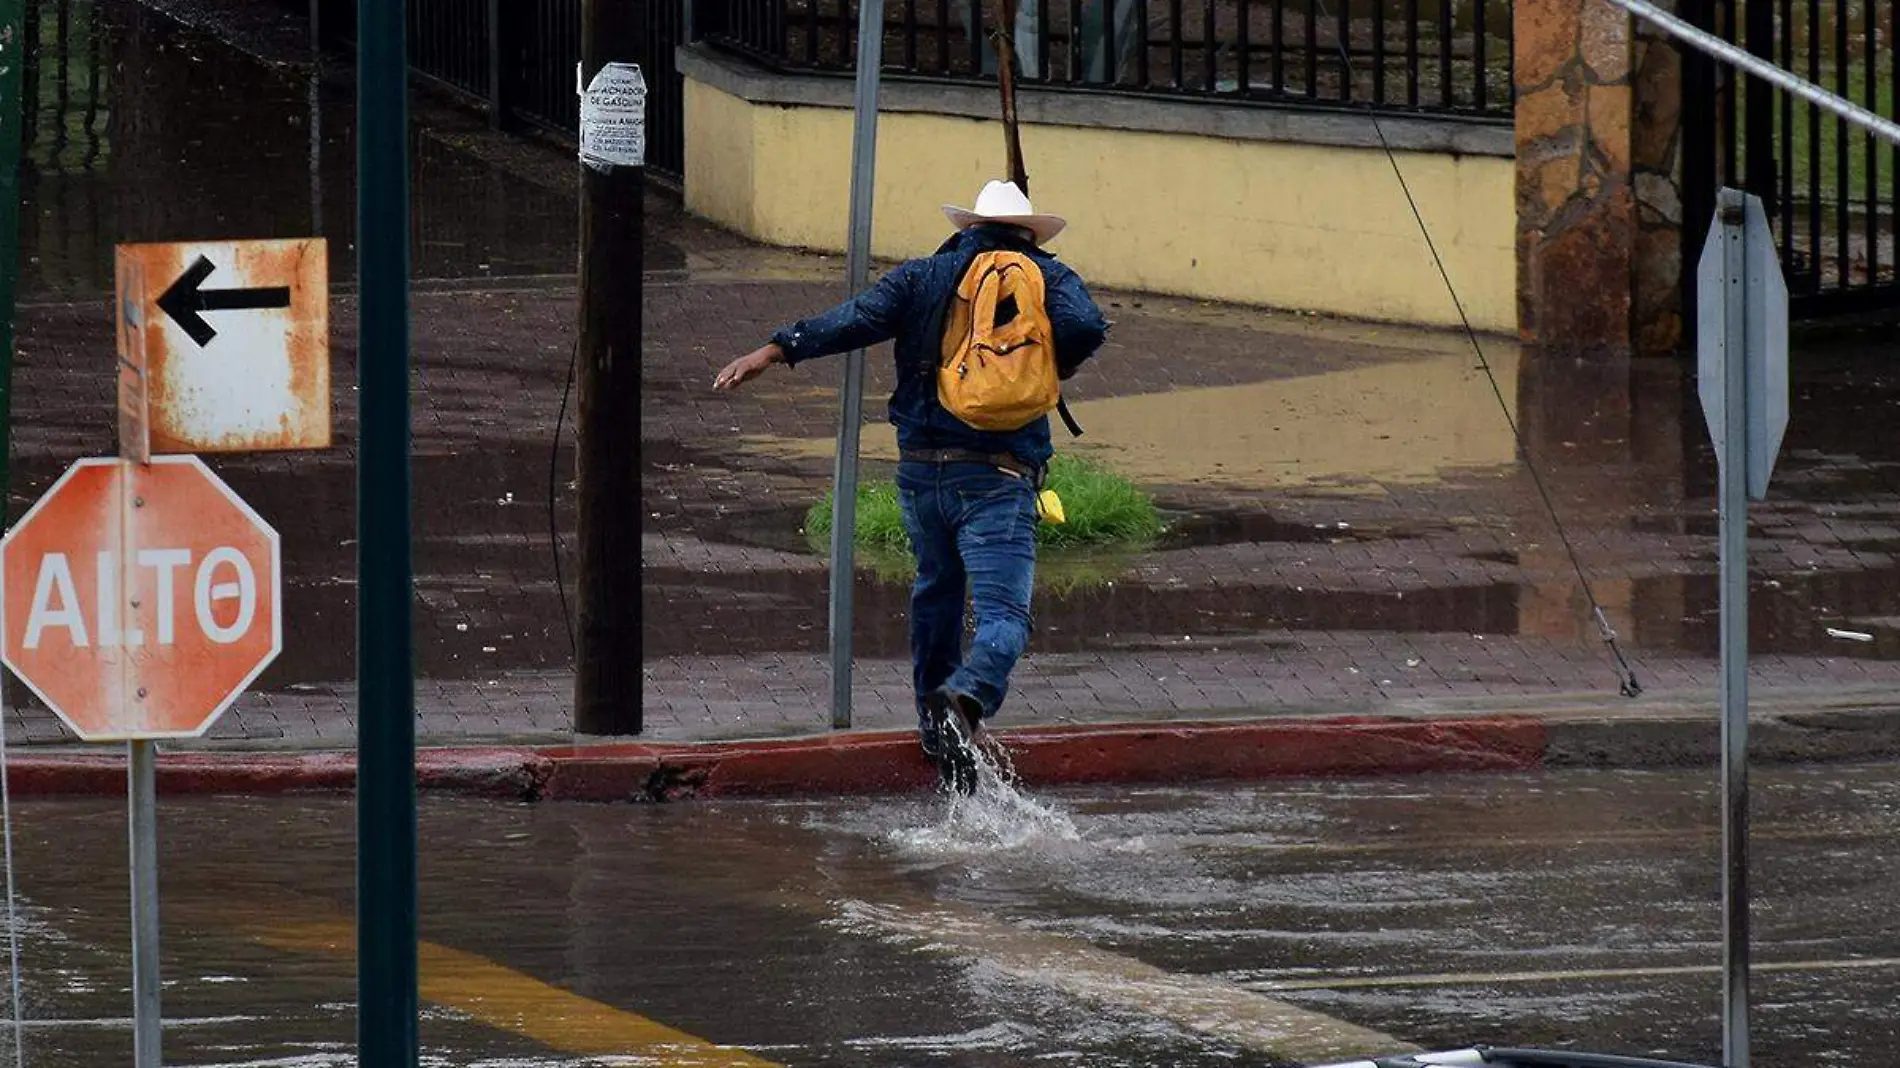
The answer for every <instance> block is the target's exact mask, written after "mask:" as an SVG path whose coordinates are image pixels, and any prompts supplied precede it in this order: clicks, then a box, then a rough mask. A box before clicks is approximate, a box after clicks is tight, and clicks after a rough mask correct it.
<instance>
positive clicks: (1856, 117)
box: [1610, 0, 1900, 145]
mask: <svg viewBox="0 0 1900 1068" xmlns="http://www.w3.org/2000/svg"><path fill="white" fill-rule="evenodd" d="M1610 3H1613V4H1615V5H1616V6H1618V7H1620V8H1622V9H1623V10H1625V11H1627V12H1629V13H1630V14H1632V15H1635V16H1636V17H1638V18H1640V19H1642V20H1643V21H1645V22H1648V23H1650V24H1651V25H1653V26H1655V27H1656V28H1657V29H1660V30H1662V31H1663V32H1664V33H1667V34H1669V35H1670V36H1671V37H1674V38H1676V39H1677V40H1679V41H1681V42H1683V43H1684V44H1686V45H1688V46H1689V47H1691V48H1694V49H1696V50H1697V51H1699V52H1702V53H1703V54H1704V55H1709V56H1714V57H1715V58H1716V59H1719V60H1722V61H1723V62H1724V63H1728V64H1730V65H1732V66H1736V67H1740V68H1741V69H1742V70H1745V71H1747V72H1748V73H1750V74H1753V75H1754V76H1755V77H1757V78H1762V79H1765V80H1766V81H1768V82H1769V83H1770V84H1772V85H1775V86H1779V87H1780V88H1782V89H1786V90H1787V91H1788V92H1790V93H1793V94H1794V95H1795V96H1798V97H1800V98H1801V99H1802V100H1805V101H1807V102H1808V103H1810V104H1813V105H1815V106H1816V107H1821V108H1826V109H1827V110H1828V111H1830V112H1832V113H1833V114H1836V115H1839V116H1840V117H1841V118H1843V119H1846V120H1847V121H1848V122H1851V123H1853V124H1854V125H1856V126H1859V127H1861V128H1862V129H1865V130H1867V131H1868V132H1869V133H1872V134H1873V135H1874V136H1875V137H1878V138H1880V139H1881V140H1883V141H1886V142H1887V143H1889V144H1893V145H1900V123H1896V122H1894V121H1893V120H1891V119H1885V118H1882V117H1881V116H1879V115H1876V114H1874V113H1873V112H1871V111H1869V110H1867V109H1866V108H1864V107H1861V106H1860V105H1859V104H1856V103H1854V102H1853V101H1852V100H1849V99H1847V98H1846V97H1843V96H1837V95H1836V94H1834V93H1830V92H1828V91H1827V90H1826V89H1823V88H1821V87H1820V86H1818V85H1815V84H1814V83H1813V82H1810V81H1808V80H1807V79H1805V78H1800V77H1797V76H1795V75H1793V74H1790V73H1788V72H1787V71H1785V70H1782V69H1781V68H1780V67H1777V66H1775V65H1774V64H1773V63H1770V62H1768V61H1767V60H1764V59H1758V58H1756V57H1754V56H1751V55H1749V54H1748V53H1747V52H1745V51H1743V50H1742V49H1740V48H1737V47H1735V46H1734V45H1733V44H1730V43H1729V42H1727V41H1724V40H1722V39H1721V38H1720V37H1717V36H1715V35H1714V34H1711V33H1709V32H1708V31H1707V30H1703V29H1700V28H1699V27H1696V26H1693V25H1691V24H1689V23H1687V22H1684V21H1683V20H1681V19H1679V18H1677V17H1676V16H1674V15H1672V14H1670V13H1669V12H1667V11H1664V10H1663V9H1662V8H1659V7H1657V6H1656V5H1655V4H1652V3H1649V2H1648V0H1610Z"/></svg>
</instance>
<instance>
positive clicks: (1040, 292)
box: [937, 250, 1076, 433]
mask: <svg viewBox="0 0 1900 1068" xmlns="http://www.w3.org/2000/svg"><path fill="white" fill-rule="evenodd" d="M1044 294H1045V290H1044V287H1043V278H1042V268H1040V267H1038V266H1036V261H1034V260H1032V259H1030V258H1029V257H1028V256H1026V255H1024V254H1023V253H1020V252H1011V251H1007V250H999V251H991V252H983V253H980V254H978V255H977V257H976V259H975V261H974V262H972V263H971V264H970V269H969V270H968V271H966V272H965V273H964V275H963V280H962V281H961V282H960V283H958V285H957V291H956V295H955V297H953V298H952V300H951V302H950V314H949V317H948V321H947V322H946V323H945V326H944V332H943V360H942V362H941V363H939V364H938V365H937V400H938V402H939V403H941V404H942V405H943V406H944V409H945V410H946V411H948V412H949V413H950V414H951V415H954V416H956V417H957V418H958V419H961V420H962V421H964V422H965V423H968V424H969V425H970V426H973V427H975V428H976V429H978V430H989V431H1000V432H1005V433H1006V432H1008V431H1012V430H1021V429H1022V428H1023V427H1025V426H1028V425H1029V424H1030V423H1032V422H1035V421H1036V420H1037V419H1039V418H1041V417H1042V416H1045V415H1047V414H1049V413H1050V412H1052V411H1054V410H1056V409H1057V408H1058V407H1061V406H1062V384H1061V382H1060V381H1059V380H1058V379H1057V376H1056V345H1055V332H1054V330H1053V329H1051V327H1050V325H1049V311H1048V308H1047V307H1046V306H1045V305H1044ZM999 313H1000V315H999ZM999 319H1000V321H999ZM1064 417H1065V418H1066V417H1067V412H1066V410H1065V411H1064ZM1070 429H1071V430H1075V429H1076V428H1075V427H1074V425H1073V423H1071V427H1070Z"/></svg>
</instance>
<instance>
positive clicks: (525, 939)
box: [15, 765, 1900, 1068]
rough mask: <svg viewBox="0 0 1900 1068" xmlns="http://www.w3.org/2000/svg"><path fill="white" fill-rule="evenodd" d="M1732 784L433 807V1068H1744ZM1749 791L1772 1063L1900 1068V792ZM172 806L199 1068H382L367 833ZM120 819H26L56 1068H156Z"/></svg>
mask: <svg viewBox="0 0 1900 1068" xmlns="http://www.w3.org/2000/svg"><path fill="white" fill-rule="evenodd" d="M1714 782H1715V779H1714V776H1713V775H1710V774H1702V773H1695V774H1683V773H1679V772H1678V773H1668V774H1656V773H1635V772H1631V773H1610V772H1588V773H1585V772H1566V773H1551V774H1543V775H1535V776H1515V775H1514V776H1499V775H1485V776H1471V777H1437V778H1429V779H1422V780H1413V781H1407V782H1404V783H1394V782H1350V781H1340V782H1310V783H1294V784H1282V785H1271V786H1257V787H1236V788H1221V789H1212V788H1208V789H1126V788H1121V789H1114V790H1101V791H1077V790H1071V791H1064V792H1057V793H1051V794H1045V795H1041V796H1038V797H1035V798H1023V797H1020V796H1014V797H1010V796H1005V795H1003V794H1002V793H1000V792H997V791H994V790H991V791H987V792H986V793H985V794H984V795H982V799H981V801H980V802H979V803H977V804H974V805H969V806H966V807H960V808H957V809H951V808H949V807H947V802H944V801H942V800H940V799H924V798H916V799H911V800H906V801H899V802H891V803H877V802H867V801H862V800H851V801H823V802H810V803H775V804H742V803H707V804H701V805H692V806H630V807H627V806H585V805H582V806H572V805H560V804H546V805H536V806H504V805H494V804H482V803H463V802H449V801H439V800H430V801H426V802H425V803H424V805H423V809H422V817H421V843H422V856H421V872H422V924H421V930H422V937H423V939H424V941H425V946H424V948H423V950H422V960H423V976H422V989H423V996H424V1000H425V1002H427V1005H426V1007H425V1016H424V1020H423V1024H422V1038H423V1042H424V1045H425V1047H426V1048H427V1050H428V1055H429V1056H428V1060H427V1062H426V1063H430V1064H437V1065H490V1066H500V1065H583V1064H584V1065H608V1064H615V1065H646V1064H656V1065H657V1064H782V1065H791V1066H830V1065H838V1066H844V1065H946V1066H949V1065H967V1066H1002V1065H1024V1064H1037V1063H1056V1064H1063V1063H1079V1064H1088V1065H1110V1066H1128V1068H1136V1066H1141V1068H1149V1066H1153V1068H1159V1066H1163V1065H1220V1064H1227V1065H1235V1064H1238V1065H1285V1064H1293V1063H1301V1062H1313V1061H1318V1060H1324V1059H1325V1058H1328V1057H1331V1056H1335V1055H1338V1054H1341V1053H1351V1052H1360V1053H1365V1052H1376V1051H1377V1050H1378V1049H1384V1050H1387V1051H1397V1050H1401V1049H1404V1048H1407V1047H1415V1046H1423V1047H1429V1048H1443V1047H1448V1046H1463V1045H1468V1044H1471V1043H1477V1042H1488V1043H1494V1044H1510V1043H1523V1044H1538V1045H1557V1046H1568V1047H1573V1048H1588V1049H1593V1050H1598V1051H1603V1052H1612V1053H1634V1054H1647V1055H1657V1056H1671V1057H1678V1058H1684V1059H1701V1060H1705V1061H1709V1062H1711V1063H1713V1061H1714V1059H1715V1057H1716V1054H1717V1052H1718V1050H1719V1042H1720V1039H1719V1033H1720V1028H1719V1026H1718V1015H1719V1005H1720V997H1719V979H1718V973H1717V966H1718V963H1719V959H1720V956H1719V938H1720V935H1719V916H1720V907H1719V898H1718V896H1717V888H1718V871H1719V866H1718V862H1717V853H1716V844H1715V843H1716V836H1715V827H1716V818H1715V816H1716V814H1715V798H1714ZM1755 787H1756V789H1755V803H1756V808H1755V813H1754V824H1753V832H1754V840H1755V842H1756V867H1755V871H1756V894H1757V897H1756V902H1757V905H1756V910H1755V921H1756V926H1755V939H1756V941H1755V961H1756V964H1757V972H1756V976H1755V979H1754V991H1755V1005H1756V1008H1755V1015H1754V1035H1755V1061H1754V1063H1757V1064H1760V1065H1763V1066H1764V1068H1776V1066H1793V1065H1813V1066H1829V1065H1839V1066H1843V1068H1845V1066H1849V1065H1852V1066H1856V1068H1858V1066H1861V1065H1866V1064H1878V1063H1885V1057H1886V1052H1887V1051H1888V1050H1890V1049H1891V1048H1892V1047H1893V1044H1894V1042H1895V1040H1896V1039H1900V1022H1896V1020H1895V1017H1894V1015H1893V1013H1892V1011H1891V1007H1892V1005H1893V1003H1894V999H1895V997H1896V996H1900V921H1897V920H1896V918H1895V916H1894V914H1893V910H1892V909H1891V908H1890V907H1889V904H1890V901H1889V898H1890V894H1889V893H1888V891H1887V887H1889V886H1891V884H1892V881H1893V880H1894V879H1895V878H1896V877H1900V866H1897V865H1900V854H1896V852H1895V849H1894V847H1893V844H1892V836H1891V834H1890V833H1889V832H1890V829H1891V826H1892V823H1893V820H1894V818H1895V815H1896V812H1900V774H1896V769H1895V768H1894V767H1893V766H1889V765H1866V766H1848V767H1839V768H1834V769H1831V770H1828V771H1826V772H1820V771H1815V770H1776V771H1767V772H1760V773H1758V774H1757V776H1756V779H1755ZM160 809H161V824H160V826H161V838H162V866H163V883H162V893H163V900H164V922H165V939H166V941H165V953H164V975H165V982H166V992H165V998H166V1012H167V1015H168V1016H169V1017H170V1018H171V1019H172V1020H173V1021H174V1023H173V1025H172V1026H171V1027H170V1028H169V1029H168V1033H167V1035H166V1043H167V1050H168V1060H169V1062H170V1063H179V1064H220V1065H258V1066H262V1065H297V1066H300V1068H303V1066H308V1068H319V1066H324V1065H343V1064H347V1063H351V1052H352V1042H353V1013H352V997H353V992H354V986H353V978H352V970H351V962H350V959H349V947H350V946H351V945H352V944H353V943H352V937H353V936H352V935H351V932H350V928H349V921H350V917H351V909H352V907H353V906H352V901H353V896H352V894H353V853H352V832H353V826H354V823H353V813H352V810H351V808H350V806H349V805H348V804H347V803H346V802H342V801H337V802H331V801H315V800H279V801H258V800H200V801H188V802H186V801H170V800H167V801H165V802H164V803H162V804H161V806H160ZM122 819H123V810H122V809H120V808H119V807H117V806H116V805H114V804H110V803H103V802H101V803H94V802H33V803H26V804H20V805H18V806H16V808H15V821H16V827H17V836H18V837H17V842H16V852H17V873H18V882H19V893H20V895H21V902H22V911H21V916H22V929H23V931H24V941H23V944H22V948H21V963H22V968H23V973H24V975H25V988H24V989H25V998H26V1011H25V1016H26V1019H27V1021H28V1029H27V1032H26V1034H27V1054H28V1063H30V1064H35V1065H43V1066H47V1068H55V1066H65V1065H72V1066H79V1065H92V1064H100V1063H110V1062H114V1061H123V1060H125V1059H126V1057H127V1056H128V1055H129V1045H130V1037H129V1030H128V1027H127V1024H126V1021H125V1020H124V1016H125V1014H126V1012H127V1009H128V1005H129V996H128V994H127V992H126V984H127V982H128V971H127V967H128V965H127V955H126V954H127V951H126V948H125V923H126V913H125V900H126V899H125V883H124V837H123V824H122V822H121V820H122ZM1368 1045H1370V1046H1373V1047H1376V1049H1368V1048H1367V1046H1368ZM735 1047H736V1048H735Z"/></svg>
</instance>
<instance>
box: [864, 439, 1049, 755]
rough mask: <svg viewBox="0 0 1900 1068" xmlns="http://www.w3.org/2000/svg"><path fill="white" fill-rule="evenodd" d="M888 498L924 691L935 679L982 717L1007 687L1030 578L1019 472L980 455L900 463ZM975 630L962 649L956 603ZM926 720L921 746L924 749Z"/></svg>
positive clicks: (1030, 546)
mask: <svg viewBox="0 0 1900 1068" xmlns="http://www.w3.org/2000/svg"><path fill="white" fill-rule="evenodd" d="M897 498H898V502H899V504H900V505H901V506H902V507H903V510H904V529H905V530H906V531H907V532H908V533H909V534H910V544H911V551H912V552H913V553H915V554H916V557H917V582H916V585H915V586H913V587H912V588H911V595H910V659H911V667H912V679H913V681H914V682H915V684H916V690H917V715H918V722H919V723H923V722H924V719H923V711H924V708H923V697H924V695H925V694H927V693H930V692H931V691H933V690H935V689H937V688H938V687H940V686H945V685H947V686H949V687H950V689H952V690H955V691H956V692H958V693H962V694H968V695H969V696H971V697H974V698H976V700H977V703H978V704H979V705H981V706H982V708H983V718H984V719H988V718H990V717H991V716H994V715H995V714H996V710H997V709H998V708H999V707H1001V706H1002V704H1003V698H1004V697H1005V696H1006V695H1008V693H1009V673H1010V670H1011V669H1013V668H1014V667H1015V666H1016V661H1017V660H1020V659H1021V658H1022V655H1023V650H1024V649H1025V648H1026V647H1027V646H1028V645H1029V596H1030V591H1031V590H1032V589H1033V588H1034V586H1035V577H1036V522H1037V519H1036V492H1035V486H1034V485H1033V484H1032V483H1031V482H1030V480H1029V479H1027V478H1019V477H1016V476H1014V475H1011V474H1009V473H1007V472H1005V471H1002V470H999V469H997V468H995V467H991V466H989V465H988V464H980V463H951V464H925V463H901V464H899V465H898V467H897ZM966 591H967V596H968V598H969V600H970V603H971V605H972V607H974V608H975V610H976V636H975V638H974V639H972V641H971V643H970V652H969V656H968V657H967V658H966V657H965V656H964V653H963V605H964V598H965V596H966ZM932 742H933V739H932V738H931V737H930V731H929V729H928V724H925V731H924V745H925V748H931V746H932Z"/></svg>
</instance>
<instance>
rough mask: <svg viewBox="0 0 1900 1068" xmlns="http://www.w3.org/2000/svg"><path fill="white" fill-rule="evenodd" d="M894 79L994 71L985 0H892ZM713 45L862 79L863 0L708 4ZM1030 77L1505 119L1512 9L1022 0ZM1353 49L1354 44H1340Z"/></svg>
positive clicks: (1467, 4) (1358, 0)
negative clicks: (858, 71) (983, 22)
mask: <svg viewBox="0 0 1900 1068" xmlns="http://www.w3.org/2000/svg"><path fill="white" fill-rule="evenodd" d="M883 2H884V7H885V20H884V65H885V68H886V69H887V70H889V71H891V72H892V73H894V74H898V75H910V76H916V77H924V78H946V79H970V78H983V77H990V76H993V75H994V73H995V70H996V58H995V54H994V52H993V50H992V49H991V48H990V46H989V45H988V43H987V42H986V41H985V39H984V32H983V30H982V27H981V26H980V25H979V23H978V21H977V20H978V19H980V18H981V17H982V13H983V11H984V10H985V7H986V6H987V5H983V4H980V3H973V2H972V0H883ZM694 17H695V28H696V30H697V31H698V33H699V34H700V36H702V37H704V38H705V39H707V40H709V41H710V42H712V43H714V44H717V45H719V46H721V47H724V48H727V49H730V50H732V51H736V52H739V53H742V54H744V55H746V56H749V57H751V58H752V59H754V60H756V61H758V62H761V63H764V64H766V65H768V66H770V67H773V68H775V69H781V70H806V71H834V72H842V71H848V70H850V69H852V67H853V66H854V65H855V63H854V60H855V56H856V49H857V43H856V40H855V38H856V27H857V19H858V15H857V8H856V6H855V5H854V4H853V3H851V2H850V0H697V6H696V8H695V16H694ZM1015 34H1016V51H1017V54H1018V56H1019V59H1020V63H1021V67H1022V74H1023V78H1024V80H1025V81H1026V82H1038V83H1044V84H1049V85H1058V86H1066V87H1073V88H1081V89H1108V90H1118V91H1123V92H1126V91H1135V92H1143V93H1159V94H1184V95H1191V96H1195V97H1202V98H1219V99H1223V100H1229V101H1243V102H1244V101H1258V102H1262V103H1282V104H1306V105H1319V106H1334V107H1337V106H1349V107H1350V106H1367V105H1370V106H1372V107H1375V108H1378V109H1380V110H1394V111H1407V112H1422V113H1437V114H1449V115H1462V116H1477V117H1483V118H1496V119H1499V120H1502V119H1505V118H1508V117H1509V115H1510V113H1511V96H1512V94H1511V6H1510V3H1509V2H1508V0H1021V8H1020V10H1019V11H1018V15H1017V22H1016V27H1015ZM1342 45H1343V46H1344V47H1343V48H1342Z"/></svg>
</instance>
